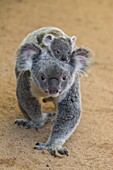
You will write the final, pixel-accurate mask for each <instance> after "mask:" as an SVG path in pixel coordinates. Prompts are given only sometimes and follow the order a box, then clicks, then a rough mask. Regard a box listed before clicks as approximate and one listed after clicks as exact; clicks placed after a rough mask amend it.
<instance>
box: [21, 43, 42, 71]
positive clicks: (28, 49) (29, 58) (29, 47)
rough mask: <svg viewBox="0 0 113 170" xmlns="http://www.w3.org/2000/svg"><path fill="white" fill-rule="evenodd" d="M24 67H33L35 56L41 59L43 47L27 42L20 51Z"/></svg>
mask: <svg viewBox="0 0 113 170" xmlns="http://www.w3.org/2000/svg"><path fill="white" fill-rule="evenodd" d="M18 53H19V58H20V60H21V65H22V67H24V68H26V69H31V66H32V63H33V60H34V57H35V58H37V59H39V56H40V53H41V49H40V48H39V47H37V46H36V45H34V44H28V43H27V44H25V45H23V46H21V48H20V49H19V51H18Z"/></svg>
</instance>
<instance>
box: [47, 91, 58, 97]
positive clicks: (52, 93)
mask: <svg viewBox="0 0 113 170" xmlns="http://www.w3.org/2000/svg"><path fill="white" fill-rule="evenodd" d="M60 94H61V91H60V90H55V91H51V90H49V91H48V95H49V96H51V97H58V96H59V95H60Z"/></svg>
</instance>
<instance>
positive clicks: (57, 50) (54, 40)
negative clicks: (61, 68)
mask: <svg viewBox="0 0 113 170" xmlns="http://www.w3.org/2000/svg"><path fill="white" fill-rule="evenodd" d="M75 40H76V37H75V36H73V37H68V38H63V37H55V36H53V35H52V34H47V35H45V36H44V38H43V43H44V45H46V46H48V48H49V50H50V51H51V52H52V55H53V56H54V57H56V58H57V59H59V60H62V61H68V60H69V58H70V55H71V52H72V51H73V48H74V46H75Z"/></svg>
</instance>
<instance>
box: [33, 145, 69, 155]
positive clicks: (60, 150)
mask: <svg viewBox="0 0 113 170" xmlns="http://www.w3.org/2000/svg"><path fill="white" fill-rule="evenodd" d="M34 149H36V150H48V151H49V153H50V154H51V155H52V156H54V157H55V156H57V155H56V152H58V153H59V154H60V155H66V156H69V155H68V151H67V150H66V149H65V148H64V147H62V146H57V147H56V146H55V147H52V146H48V145H46V144H43V143H36V146H35V147H34Z"/></svg>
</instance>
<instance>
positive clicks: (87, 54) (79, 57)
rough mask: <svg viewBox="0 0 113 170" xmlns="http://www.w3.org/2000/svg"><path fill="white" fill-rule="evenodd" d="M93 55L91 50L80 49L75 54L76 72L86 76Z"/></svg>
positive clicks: (73, 56)
mask: <svg viewBox="0 0 113 170" xmlns="http://www.w3.org/2000/svg"><path fill="white" fill-rule="evenodd" d="M91 57H92V53H91V51H90V50H89V49H86V48H78V49H76V50H75V51H74V52H73V54H72V58H73V59H74V66H75V71H76V72H78V73H80V74H85V73H86V72H87V69H88V68H89V66H90V63H91Z"/></svg>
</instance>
